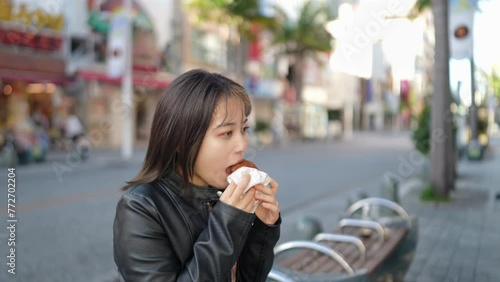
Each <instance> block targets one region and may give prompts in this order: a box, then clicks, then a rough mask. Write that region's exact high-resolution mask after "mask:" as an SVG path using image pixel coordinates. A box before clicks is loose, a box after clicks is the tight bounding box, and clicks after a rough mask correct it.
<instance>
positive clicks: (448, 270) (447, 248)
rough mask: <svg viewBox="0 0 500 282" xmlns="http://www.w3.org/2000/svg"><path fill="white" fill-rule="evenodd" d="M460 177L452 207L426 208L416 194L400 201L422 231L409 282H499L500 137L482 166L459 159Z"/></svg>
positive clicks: (433, 205)
mask: <svg viewBox="0 0 500 282" xmlns="http://www.w3.org/2000/svg"><path fill="white" fill-rule="evenodd" d="M458 174H459V177H458V179H457V181H456V190H455V191H453V192H452V193H451V199H452V200H451V202H450V203H440V204H434V203H422V202H420V201H419V190H418V189H413V190H411V191H410V192H408V193H407V194H406V195H405V196H404V197H403V198H402V199H401V204H402V206H403V207H404V208H405V209H406V210H407V211H408V212H409V213H410V214H413V215H416V216H417V217H418V220H419V228H420V232H419V240H418V245H417V250H416V255H415V258H414V260H413V263H412V265H411V267H410V269H409V271H408V272H407V275H406V277H405V281H408V282H413V281H415V282H434V281H436V282H441V281H464V282H474V281H475V282H488V281H500V198H499V197H500V137H498V136H496V137H493V138H492V140H491V146H490V148H489V151H488V153H487V155H486V156H485V159H484V160H483V161H480V162H471V161H467V160H466V159H463V160H461V161H460V162H459V164H458Z"/></svg>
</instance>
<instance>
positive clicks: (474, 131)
mask: <svg viewBox="0 0 500 282" xmlns="http://www.w3.org/2000/svg"><path fill="white" fill-rule="evenodd" d="M475 70H476V68H475V65H474V55H472V56H471V57H470V91H471V99H472V102H471V104H470V109H469V114H470V130H471V140H477V138H478V128H477V105H476V76H475Z"/></svg>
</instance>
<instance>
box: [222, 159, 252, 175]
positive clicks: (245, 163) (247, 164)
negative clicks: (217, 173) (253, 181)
mask: <svg viewBox="0 0 500 282" xmlns="http://www.w3.org/2000/svg"><path fill="white" fill-rule="evenodd" d="M243 166H245V167H250V168H255V169H258V168H257V166H256V165H255V164H254V163H252V162H251V161H249V160H242V161H241V162H239V163H237V164H234V165H232V166H230V167H229V170H230V171H231V173H233V172H235V171H236V170H237V169H238V168H240V167H243Z"/></svg>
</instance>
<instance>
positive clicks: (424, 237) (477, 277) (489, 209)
mask: <svg viewBox="0 0 500 282" xmlns="http://www.w3.org/2000/svg"><path fill="white" fill-rule="evenodd" d="M408 159H411V157H408V158H407V159H406V161H405V160H404V159H403V158H400V160H401V164H403V163H406V164H408V163H411V161H409V160H408ZM401 168H402V166H399V167H398V170H395V171H390V172H391V174H393V175H396V176H397V175H400V173H401V172H402V171H401ZM426 168H427V170H428V166H427V167H426V166H418V167H415V169H413V170H411V173H412V174H411V175H410V176H409V177H406V178H404V179H403V180H402V182H401V183H400V184H399V189H398V191H399V193H398V194H399V195H398V196H399V197H398V198H399V199H398V200H399V202H400V205H401V206H402V207H403V208H404V209H405V210H406V211H407V212H408V213H409V214H410V215H414V216H416V217H418V225H419V239H418V244H417V248H416V253H415V257H414V259H413V262H412V264H411V266H410V269H409V270H408V272H407V274H406V276H405V281H407V282H488V281H490V282H498V281H500V136H493V137H492V139H491V141H490V146H489V148H488V151H487V153H486V155H485V158H484V160H482V161H468V160H466V159H465V158H464V159H462V160H460V161H459V163H458V165H457V172H458V178H457V180H456V188H455V190H454V191H452V192H451V193H450V198H451V201H450V202H446V203H431V202H422V201H420V199H419V195H420V191H421V190H422V189H423V188H424V186H425V183H426V181H425V179H428V178H429V172H428V171H426ZM398 173H399V174H398ZM371 185H373V184H371ZM369 186H370V184H367V185H366V187H365V186H360V187H358V188H359V189H356V190H355V191H354V192H353V193H350V194H349V195H345V194H344V195H342V194H341V195H342V197H339V194H334V195H330V196H328V197H322V198H321V199H320V200H319V201H318V202H316V203H315V204H314V205H313V206H310V207H308V209H307V210H306V211H305V212H304V210H299V211H297V212H293V213H291V214H288V215H287V216H288V220H289V221H290V222H293V224H294V225H295V226H292V227H290V228H291V230H293V229H294V228H295V229H296V230H298V231H299V233H296V234H292V233H291V232H288V233H286V238H282V239H280V243H284V242H286V241H287V240H293V239H302V238H303V237H304V234H306V232H304V233H300V232H302V231H304V230H305V231H309V230H311V229H312V228H310V226H311V225H310V224H309V225H307V224H304V223H303V222H306V223H307V222H310V219H311V218H312V219H314V220H316V221H318V222H320V223H321V228H322V230H324V231H328V230H333V228H334V227H335V225H336V223H337V215H340V214H341V213H342V212H343V210H344V209H345V207H347V201H346V197H349V199H351V201H353V200H355V199H356V198H357V197H360V196H361V195H360V192H367V195H368V196H381V193H382V192H381V191H378V193H377V192H376V191H374V190H373V189H371V190H369ZM384 196H386V195H384ZM306 219H307V220H306ZM308 220H309V221H308ZM301 222H302V224H301ZM304 226H305V227H304ZM307 228H309V229H307Z"/></svg>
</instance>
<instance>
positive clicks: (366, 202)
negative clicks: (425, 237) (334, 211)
mask: <svg viewBox="0 0 500 282" xmlns="http://www.w3.org/2000/svg"><path fill="white" fill-rule="evenodd" d="M370 206H381V207H386V208H388V209H391V210H393V211H394V212H396V213H397V214H398V215H399V216H401V217H402V218H403V219H404V220H406V221H407V222H408V224H409V226H411V218H410V216H409V215H408V213H407V212H406V211H405V210H404V209H403V207H401V206H400V205H398V204H396V203H395V202H393V201H389V200H387V199H384V198H377V197H372V198H366V199H362V200H359V201H357V202H355V203H354V204H352V205H351V206H350V207H349V208H347V210H346V213H347V215H348V216H352V214H354V213H355V212H356V211H357V210H359V209H361V208H363V209H368V208H369V207H370ZM363 213H364V214H365V213H366V211H364V212H363Z"/></svg>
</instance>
